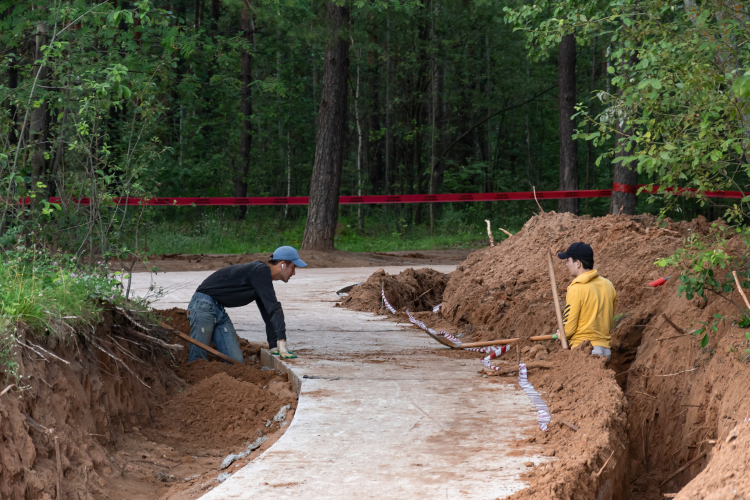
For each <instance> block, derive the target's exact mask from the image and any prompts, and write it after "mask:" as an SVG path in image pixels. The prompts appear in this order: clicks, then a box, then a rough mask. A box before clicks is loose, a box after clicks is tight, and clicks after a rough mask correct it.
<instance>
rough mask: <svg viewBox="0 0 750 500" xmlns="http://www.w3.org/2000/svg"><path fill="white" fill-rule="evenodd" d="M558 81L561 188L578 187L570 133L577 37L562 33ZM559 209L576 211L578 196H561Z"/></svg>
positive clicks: (572, 132) (566, 189)
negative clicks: (562, 197) (563, 197)
mask: <svg viewBox="0 0 750 500" xmlns="http://www.w3.org/2000/svg"><path fill="white" fill-rule="evenodd" d="M557 85H558V90H559V94H558V96H559V97H558V99H559V102H560V129H559V130H560V190H561V191H572V190H576V189H578V148H577V145H576V141H575V139H573V134H574V133H575V131H576V130H575V123H574V122H573V115H574V114H575V105H576V37H575V35H573V34H569V35H565V36H563V37H562V39H561V40H560V48H559V53H558V57H557ZM557 209H558V210H559V211H560V212H572V213H574V214H578V198H567V199H562V200H560V201H559V202H558V203H557Z"/></svg>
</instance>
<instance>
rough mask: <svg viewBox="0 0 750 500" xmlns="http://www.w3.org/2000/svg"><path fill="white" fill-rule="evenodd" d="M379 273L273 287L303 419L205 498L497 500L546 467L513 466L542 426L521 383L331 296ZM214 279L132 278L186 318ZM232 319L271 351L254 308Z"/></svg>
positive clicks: (345, 272) (314, 272) (344, 273)
mask: <svg viewBox="0 0 750 500" xmlns="http://www.w3.org/2000/svg"><path fill="white" fill-rule="evenodd" d="M435 269H437V270H439V271H443V272H449V271H452V270H453V266H436V267H435ZM374 270H375V268H347V269H300V270H298V271H297V275H296V276H295V277H293V278H292V279H291V280H290V282H289V283H287V284H284V283H282V282H275V283H274V285H275V288H276V292H277V295H278V297H279V300H280V301H281V303H282V304H283V306H284V313H285V316H286V321H287V328H288V332H287V336H288V340H289V346H290V349H292V350H293V351H294V352H296V353H297V354H298V355H299V356H300V358H299V359H296V360H293V361H292V362H291V364H292V365H293V366H292V368H293V370H294V371H295V372H296V373H297V374H298V375H299V376H300V377H303V384H302V390H301V395H300V399H299V405H298V408H297V412H296V414H295V416H294V420H293V421H292V424H291V425H290V426H289V429H288V430H287V431H286V433H285V434H284V435H283V436H282V438H281V439H280V440H279V441H278V442H277V443H276V444H275V445H274V446H272V447H271V448H270V449H268V450H267V451H266V452H265V453H264V454H263V455H261V456H260V457H258V458H257V459H256V460H254V461H253V462H251V463H250V464H248V465H247V466H245V467H244V468H242V469H240V470H239V471H237V472H235V473H234V475H233V476H232V477H231V478H230V479H228V480H227V481H226V482H224V483H223V484H221V485H220V486H218V487H216V488H215V489H214V490H212V491H210V492H209V493H208V494H206V495H205V496H203V497H202V498H203V499H205V500H227V499H271V498H273V499H280V498H294V499H353V498H377V499H391V498H393V499H411V498H427V499H443V498H445V499H454V498H462V499H464V498H466V499H470V498H471V499H473V498H477V499H494V498H498V497H500V498H503V497H505V496H507V495H509V494H511V493H513V492H515V491H518V490H520V489H522V488H524V483H523V482H522V481H520V480H519V479H518V477H519V473H520V472H522V471H524V470H525V469H526V467H525V466H524V463H526V462H529V461H532V462H534V463H535V464H538V463H540V462H541V461H543V460H544V458H543V457H541V456H540V455H539V454H538V452H539V451H540V450H539V449H532V448H528V449H524V453H523V455H525V456H517V455H522V454H521V453H519V448H515V447H511V443H512V442H513V441H514V440H516V439H518V438H521V437H523V436H524V435H525V434H526V433H527V432H528V431H529V430H531V429H533V428H534V426H535V425H536V412H535V409H534V406H533V405H532V404H531V402H530V401H529V399H528V398H527V397H526V395H525V394H524V393H523V391H522V390H521V389H519V388H518V386H517V385H515V384H510V383H507V382H503V381H499V380H498V379H492V378H481V377H480V376H479V375H478V373H477V372H478V370H479V369H480V368H481V365H480V363H479V362H478V361H476V360H472V359H452V358H449V357H446V356H440V355H439V353H438V351H441V350H444V349H446V348H445V347H443V346H440V345H439V344H437V343H436V342H435V341H434V340H432V339H430V338H429V337H428V336H427V335H425V334H423V333H421V332H419V331H418V330H416V329H412V328H405V327H402V326H400V325H396V324H395V323H393V322H390V321H385V320H383V319H382V317H377V316H375V315H372V314H364V313H356V312H352V311H349V310H346V309H342V308H338V307H336V308H335V307H334V301H335V300H336V298H337V296H336V294H335V293H334V291H335V290H337V289H339V288H341V287H343V286H345V285H348V284H352V283H356V282H358V281H361V280H364V279H366V278H367V277H368V276H369V275H370V274H372V272H373V271H374ZM401 270H403V268H386V271H388V272H389V273H397V272H399V271H401ZM209 274H210V272H191V273H188V272H186V273H165V274H159V275H158V276H150V275H148V274H145V273H144V274H136V275H134V286H135V289H136V290H137V293H139V294H143V293H145V291H146V289H147V288H148V286H149V283H150V282H151V280H153V283H155V284H156V285H157V286H161V287H164V288H165V289H167V290H169V293H168V295H166V296H165V297H163V298H162V299H161V300H160V301H159V302H157V303H156V304H155V305H156V307H159V308H170V307H183V308H184V307H187V304H188V301H189V300H190V297H191V295H192V293H193V291H194V290H195V288H196V287H197V286H198V285H199V284H200V282H201V281H202V280H203V279H204V278H205V277H206V276H208V275H209ZM229 315H230V316H231V318H232V320H233V322H234V324H235V327H236V329H237V331H238V334H239V335H240V336H241V337H243V338H246V339H248V340H251V341H261V342H262V341H265V330H264V326H263V321H262V319H261V317H260V314H259V313H258V310H257V307H256V306H255V305H254V304H251V305H250V306H248V307H243V308H237V309H230V310H229ZM478 357H479V355H477V358H478ZM305 377H309V378H305ZM511 452H512V453H511ZM535 452H536V453H535Z"/></svg>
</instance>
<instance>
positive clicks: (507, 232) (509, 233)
mask: <svg viewBox="0 0 750 500" xmlns="http://www.w3.org/2000/svg"><path fill="white" fill-rule="evenodd" d="M498 229H499V230H500V231H502V232H504V233H505V234H507V235H508V238H510V237H511V236H513V233H511V232H510V231H506V230H505V229H503V228H501V227H499V228H498Z"/></svg>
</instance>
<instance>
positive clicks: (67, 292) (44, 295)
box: [0, 247, 122, 387]
mask: <svg viewBox="0 0 750 500" xmlns="http://www.w3.org/2000/svg"><path fill="white" fill-rule="evenodd" d="M121 294H122V285H121V283H120V282H119V281H118V280H117V279H116V278H114V277H112V276H111V275H110V273H109V272H108V271H107V269H106V268H105V267H104V266H103V265H102V263H101V262H99V263H97V265H96V266H93V267H91V268H82V267H81V266H78V265H77V264H76V259H75V257H74V256H71V255H64V254H59V255H57V256H55V257H54V258H52V257H49V254H48V253H47V252H45V251H41V250H37V249H35V248H24V247H16V248H14V249H13V250H11V251H7V252H4V253H2V254H0V369H2V370H4V371H5V373H6V374H8V375H9V376H10V377H11V378H13V379H15V380H16V383H17V385H19V387H21V385H20V375H19V373H18V368H19V366H18V362H17V360H16V357H15V355H14V348H15V347H16V329H17V327H18V326H19V325H23V327H24V328H25V329H26V330H27V332H28V333H29V334H31V335H32V336H33V335H37V336H47V335H56V336H58V337H60V338H63V339H65V338H66V337H67V336H69V335H71V334H74V335H75V334H76V333H75V332H76V329H77V328H78V327H81V326H83V325H95V324H96V323H98V321H99V313H100V312H101V310H102V304H103V303H104V302H105V301H106V302H119V301H122V296H121ZM92 329H93V327H92Z"/></svg>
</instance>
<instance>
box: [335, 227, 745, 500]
mask: <svg viewBox="0 0 750 500" xmlns="http://www.w3.org/2000/svg"><path fill="white" fill-rule="evenodd" d="M657 222H658V221H657V220H656V218H654V217H652V216H649V215H639V216H635V217H631V216H614V215H610V216H607V217H602V218H596V219H593V218H590V217H585V216H584V217H576V216H574V215H571V214H557V213H554V212H552V213H544V214H540V215H538V216H535V217H533V218H532V219H530V220H529V221H528V222H527V223H526V225H525V226H524V227H523V229H522V230H521V231H519V232H518V233H517V234H515V235H513V236H511V237H509V238H507V239H506V240H504V241H502V242H501V243H499V244H497V245H495V246H494V247H488V248H484V249H481V250H478V251H475V252H474V253H472V254H471V255H469V256H468V258H467V259H466V260H465V261H464V262H462V264H461V265H460V266H459V267H458V268H457V270H456V271H454V272H453V273H451V274H450V275H443V276H441V275H440V273H436V272H435V271H432V270H429V269H420V270H414V269H409V270H407V271H404V272H403V273H401V274H399V275H395V276H393V275H387V274H386V273H384V272H383V271H378V272H376V273H375V274H373V275H372V276H371V277H370V278H369V279H368V280H367V281H366V282H365V283H364V284H362V285H360V286H358V287H356V288H354V289H353V290H352V291H351V292H350V294H349V296H348V297H347V298H346V299H345V300H344V303H343V305H344V306H345V307H351V308H353V309H357V310H362V311H371V312H376V313H380V314H385V311H384V310H383V308H382V305H381V300H380V291H381V289H383V290H384V291H385V294H386V297H387V298H388V300H389V302H390V303H391V304H392V305H393V306H394V307H396V308H397V309H398V311H397V314H396V316H395V318H396V320H397V321H400V322H404V321H407V319H406V315H405V314H404V309H409V311H411V312H414V313H416V314H415V316H416V317H417V318H419V319H420V320H422V321H423V322H425V323H426V324H427V325H428V326H430V327H432V328H434V329H436V330H441V329H442V330H445V331H448V332H450V333H452V334H453V335H456V336H458V337H460V338H461V340H462V342H472V341H480V340H494V339H504V338H519V339H520V341H519V342H518V351H519V352H518V353H516V352H515V351H514V350H511V351H510V352H508V353H506V354H505V355H503V356H502V357H501V358H499V359H500V361H498V362H497V363H496V365H497V366H498V367H500V368H501V370H500V371H492V372H487V371H485V372H484V374H486V375H498V374H499V375H500V376H513V377H515V376H516V375H515V370H514V367H515V366H517V365H516V363H517V358H518V359H521V360H523V361H524V362H526V363H527V365H528V367H529V381H530V382H531V383H532V384H533V385H534V387H536V388H537V390H538V391H539V392H540V394H541V395H542V398H543V399H544V400H545V401H546V403H547V404H548V405H549V407H550V410H551V412H552V423H551V425H550V428H549V432H542V431H537V432H536V433H535V434H534V435H532V436H530V437H529V438H528V440H530V441H532V442H536V443H540V444H542V445H543V446H544V448H545V454H547V455H548V456H553V457H555V460H553V461H552V462H550V463H548V464H545V465H541V466H539V467H533V466H532V465H533V464H531V463H530V464H529V465H530V467H529V469H530V470H529V472H528V473H527V474H526V475H525V477H526V479H527V480H528V481H529V488H528V489H526V490H523V491H520V492H518V493H516V494H515V495H513V496H512V497H510V498H513V499H518V500H520V499H543V498H544V499H549V498H559V499H581V500H584V499H586V500H589V499H592V498H597V499H598V498H601V499H606V498H616V499H633V500H656V499H662V498H665V497H666V498H678V499H691V500H692V499H699V498H700V499H703V498H711V499H720V498H721V499H735V498H736V499H740V498H742V499H746V498H747V499H750V480H748V478H749V477H750V465H748V460H747V459H748V453H749V452H748V449H750V448H748V444H750V442H749V441H748V440H749V439H750V429H748V427H749V426H750V423H748V421H747V419H748V418H750V397H748V392H750V385H749V384H748V381H749V380H750V363H748V361H747V360H745V359H744V357H745V355H744V353H745V350H746V349H748V348H750V342H748V340H747V338H746V337H745V332H746V331H747V330H746V329H742V328H740V327H739V326H737V321H739V320H740V311H739V310H738V309H737V308H736V307H735V306H734V305H733V304H732V303H730V301H729V300H724V298H723V297H718V296H716V295H713V296H709V297H708V300H704V299H701V298H696V299H693V300H690V301H688V300H686V299H685V297H684V296H683V297H682V298H680V297H678V296H677V287H678V285H679V280H678V279H677V278H678V275H679V271H677V270H675V269H670V270H666V271H665V270H663V269H660V268H658V267H657V266H656V265H655V261H656V260H657V259H659V258H661V257H666V256H669V255H670V254H672V253H673V252H674V251H675V250H676V249H678V248H679V247H680V246H681V244H682V242H683V238H686V237H688V236H689V235H690V234H691V233H695V232H697V233H701V234H706V233H707V232H708V230H709V227H710V224H709V223H707V222H706V220H705V219H704V218H702V217H699V218H698V219H696V220H694V221H692V222H680V223H675V222H670V221H666V222H667V224H664V223H663V222H662V224H658V223H657ZM660 226H663V227H660ZM576 241H583V242H586V243H589V244H590V245H591V246H592V247H593V249H594V255H595V260H596V262H595V268H596V269H597V270H598V272H599V273H600V274H601V275H602V276H604V277H606V278H607V279H609V280H610V281H611V282H612V283H613V285H614V286H615V289H616V290H617V309H616V311H615V312H616V325H615V328H614V330H613V332H612V360H611V361H610V362H605V361H604V360H602V359H600V358H596V357H592V356H590V355H588V354H587V353H588V352H590V350H591V346H590V344H588V343H584V344H587V345H584V344H582V345H581V346H579V348H577V349H574V350H572V351H564V350H562V349H561V348H560V347H559V343H558V342H556V341H545V342H531V341H529V340H528V338H529V337H531V336H535V335H545V334H550V333H553V332H554V331H555V330H556V320H555V313H554V305H553V299H552V293H551V287H550V279H549V273H548V269H547V261H546V256H545V252H547V251H549V250H550V248H551V249H552V250H553V251H554V252H559V251H563V250H565V249H566V248H567V247H568V246H569V245H570V244H571V243H573V242H576ZM728 250H729V251H730V253H734V254H739V253H741V252H747V248H746V247H745V245H744V244H743V243H742V242H741V241H740V240H739V239H735V240H731V241H730V242H729V245H728ZM554 265H555V271H556V277H557V279H556V281H557V283H556V287H557V290H558V294H559V295H560V298H561V300H562V301H563V302H564V300H565V292H566V287H567V285H568V284H569V282H570V278H569V276H568V272H567V269H566V268H565V266H564V264H563V263H562V261H560V260H558V259H555V264H554ZM665 272H666V273H667V274H672V279H670V280H668V281H667V283H666V284H665V285H664V286H661V287H659V288H652V287H649V286H647V284H648V283H649V282H650V281H653V280H655V279H657V278H659V277H662V276H664V274H663V273H665ZM443 287H444V291H443V292H442V295H441V294H440V293H438V291H439V290H440V289H441V288H443ZM726 298H727V299H730V300H731V301H734V302H735V303H737V304H742V299H741V297H740V296H739V294H738V293H737V292H736V291H735V292H733V293H732V294H731V295H728V296H727V297H726ZM440 302H442V304H443V305H442V308H441V309H440V312H439V313H438V314H433V313H432V307H434V306H436V305H437V304H439V303H440ZM714 315H721V317H723V318H724V319H716V317H715V316H714ZM668 320H669V321H671V322H672V323H674V325H675V326H674V327H673V326H671V325H670V323H669V321H668ZM714 321H715V326H716V332H713V331H711V332H710V341H709V342H708V344H707V345H706V347H705V348H702V347H701V336H700V335H692V334H691V333H692V332H694V331H695V330H697V329H699V328H700V327H702V326H703V324H702V323H701V322H704V323H708V324H709V325H710V324H711V323H712V322H714ZM675 327H676V328H675ZM479 356H480V355H479V354H477V358H479ZM477 367H478V368H480V367H481V365H480V364H479V363H477ZM478 376H481V375H478Z"/></svg>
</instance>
